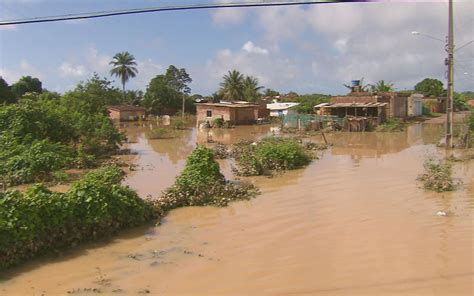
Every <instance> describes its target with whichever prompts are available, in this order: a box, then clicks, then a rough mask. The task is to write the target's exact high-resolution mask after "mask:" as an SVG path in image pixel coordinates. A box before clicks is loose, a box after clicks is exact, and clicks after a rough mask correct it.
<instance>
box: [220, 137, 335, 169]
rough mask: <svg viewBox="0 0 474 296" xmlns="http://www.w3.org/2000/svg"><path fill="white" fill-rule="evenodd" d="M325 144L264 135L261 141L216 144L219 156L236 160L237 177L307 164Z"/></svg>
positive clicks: (324, 147) (295, 167)
mask: <svg viewBox="0 0 474 296" xmlns="http://www.w3.org/2000/svg"><path fill="white" fill-rule="evenodd" d="M323 149H326V146H325V145H320V144H317V143H313V142H303V141H301V140H298V139H295V138H289V137H277V136H272V137H265V138H263V139H260V140H258V141H255V142H252V141H241V142H239V143H236V144H233V145H230V146H228V145H223V144H219V143H218V144H216V145H215V146H214V151H215V154H216V156H217V157H218V158H233V159H235V163H236V167H234V168H233V171H234V173H235V174H236V175H238V176H261V175H272V174H274V173H275V172H281V171H285V170H293V169H297V168H301V167H304V166H306V165H308V164H309V163H310V162H311V160H312V159H314V158H315V157H316V155H315V151H319V150H323Z"/></svg>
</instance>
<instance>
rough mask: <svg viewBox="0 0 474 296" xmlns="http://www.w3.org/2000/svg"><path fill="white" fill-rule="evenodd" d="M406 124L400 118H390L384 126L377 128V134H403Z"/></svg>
mask: <svg viewBox="0 0 474 296" xmlns="http://www.w3.org/2000/svg"><path fill="white" fill-rule="evenodd" d="M405 126H406V124H405V123H404V122H403V121H401V120H400V119H398V118H389V119H387V121H386V122H384V123H383V124H381V125H379V126H377V128H376V131H377V132H402V131H403V130H404V129H405Z"/></svg>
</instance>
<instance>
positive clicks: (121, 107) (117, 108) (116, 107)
mask: <svg viewBox="0 0 474 296" xmlns="http://www.w3.org/2000/svg"><path fill="white" fill-rule="evenodd" d="M107 109H109V110H114V111H121V112H122V111H146V109H145V108H143V107H139V106H132V105H112V106H107Z"/></svg>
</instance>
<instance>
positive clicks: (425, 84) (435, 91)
mask: <svg viewBox="0 0 474 296" xmlns="http://www.w3.org/2000/svg"><path fill="white" fill-rule="evenodd" d="M415 91H417V92H419V93H422V94H424V95H425V96H427V97H439V96H442V95H444V94H445V91H444V87H443V82H441V81H439V80H438V79H432V78H425V79H423V81H421V82H419V83H417V84H416V85H415Z"/></svg>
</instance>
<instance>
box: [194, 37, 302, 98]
mask: <svg viewBox="0 0 474 296" xmlns="http://www.w3.org/2000/svg"><path fill="white" fill-rule="evenodd" d="M231 70H237V71H239V72H241V73H242V74H244V75H251V76H255V77H257V78H258V80H259V82H260V84H261V85H263V86H266V87H271V88H286V87H287V86H288V82H289V81H292V80H293V79H294V78H295V77H296V75H297V71H296V65H295V62H294V61H293V60H292V59H289V58H286V57H282V56H279V55H278V54H277V53H270V52H269V51H268V50H266V49H263V48H259V47H257V46H255V45H254V44H253V42H251V41H249V42H246V43H245V44H244V45H243V46H242V47H241V49H239V50H236V51H232V50H230V49H223V50H220V51H218V52H217V53H216V55H215V56H214V57H213V58H212V59H211V60H209V61H208V63H207V65H206V67H205V69H204V71H205V73H204V75H202V74H201V75H199V76H198V78H197V79H196V83H197V84H200V87H205V88H208V89H211V90H216V89H217V88H218V85H219V82H221V80H222V77H223V76H224V75H225V74H226V73H227V72H228V71H231Z"/></svg>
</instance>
